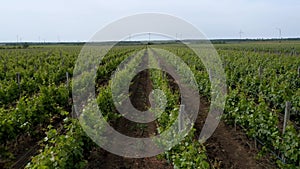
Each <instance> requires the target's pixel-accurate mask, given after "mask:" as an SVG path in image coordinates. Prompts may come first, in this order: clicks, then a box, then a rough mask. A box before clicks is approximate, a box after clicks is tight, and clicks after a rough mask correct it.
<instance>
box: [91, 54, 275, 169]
mask: <svg viewBox="0 0 300 169" xmlns="http://www.w3.org/2000/svg"><path fill="white" fill-rule="evenodd" d="M154 53H155V52H154ZM145 56H147V54H145ZM158 58H160V57H158ZM143 59H144V61H145V60H147V59H148V58H147V57H144V58H143ZM146 62H148V61H146ZM159 62H160V63H161V65H163V66H164V67H165V68H166V70H168V71H167V72H171V71H173V74H174V73H175V74H176V71H175V69H174V68H172V67H171V66H170V65H168V64H166V63H165V62H164V60H163V59H159ZM167 77H168V81H169V84H170V87H171V88H172V89H173V90H178V89H179V88H178V84H177V83H178V82H177V81H175V80H174V77H173V78H172V77H171V76H170V75H168V74H167ZM175 79H176V78H175ZM177 79H178V77H177ZM151 90H152V86H151V81H150V78H149V72H148V71H142V72H141V73H139V74H138V75H137V76H136V77H135V78H134V79H133V84H132V85H131V87H130V91H131V92H132V95H131V97H130V99H131V102H132V104H133V105H134V107H136V108H137V109H139V110H142V111H144V110H147V107H149V106H150V105H149V100H148V96H149V93H150V92H151ZM186 92H188V91H186ZM190 104H192V102H191V103H190ZM209 106H210V105H209V102H208V101H207V99H205V98H201V99H200V105H199V113H198V117H197V120H196V122H195V128H196V129H197V132H196V136H197V137H198V136H199V135H200V131H201V129H202V127H203V125H204V122H205V120H206V117H207V114H208V111H209ZM135 125H136V123H134V122H131V121H129V120H127V119H125V118H121V119H120V120H119V121H117V122H116V123H115V124H114V125H113V127H114V128H115V129H116V130H117V131H118V132H120V133H122V134H125V135H128V136H132V137H148V136H150V135H155V134H157V131H156V125H155V122H152V123H148V124H147V125H146V126H147V127H146V128H145V129H144V130H141V129H139V128H138V127H135ZM197 139H198V138H195V141H197ZM205 147H206V149H207V156H208V158H209V159H208V160H209V162H210V164H211V166H212V168H226V169H227V168H228V169H241V168H245V169H252V168H253V169H264V168H268V169H269V168H276V167H275V165H273V164H271V163H270V162H269V159H268V158H267V157H265V158H262V159H257V158H256V156H257V153H258V150H256V149H255V146H254V141H253V140H250V139H248V138H247V136H246V135H245V134H244V132H243V131H242V130H240V129H234V128H233V127H231V126H228V125H226V124H225V123H224V122H223V121H221V122H220V124H219V126H218V127H217V129H216V131H215V132H214V133H213V135H212V136H211V137H210V138H209V139H208V140H207V141H206V142H205ZM88 161H89V163H88V166H87V168H105V169H138V168H142V169H143V168H146V169H152V168H155V169H162V168H166V169H168V168H173V166H171V165H170V164H169V163H168V162H167V161H166V160H165V159H157V158H156V157H150V158H140V159H134V158H124V157H120V156H117V155H114V154H112V153H109V152H107V151H105V150H103V149H101V148H100V147H95V148H94V149H93V150H92V152H91V155H90V157H89V158H88Z"/></svg>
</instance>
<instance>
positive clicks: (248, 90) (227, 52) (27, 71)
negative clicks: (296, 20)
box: [0, 40, 300, 169]
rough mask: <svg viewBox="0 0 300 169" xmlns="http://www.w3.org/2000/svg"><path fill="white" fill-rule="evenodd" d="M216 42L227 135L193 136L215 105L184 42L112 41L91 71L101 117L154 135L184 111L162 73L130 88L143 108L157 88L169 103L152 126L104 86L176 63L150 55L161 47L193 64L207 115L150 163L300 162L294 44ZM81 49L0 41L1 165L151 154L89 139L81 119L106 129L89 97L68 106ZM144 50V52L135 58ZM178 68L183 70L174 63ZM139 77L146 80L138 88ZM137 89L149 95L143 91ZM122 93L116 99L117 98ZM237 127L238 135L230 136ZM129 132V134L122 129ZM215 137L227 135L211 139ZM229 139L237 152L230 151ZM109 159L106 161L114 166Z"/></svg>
mask: <svg viewBox="0 0 300 169" xmlns="http://www.w3.org/2000/svg"><path fill="white" fill-rule="evenodd" d="M214 46H215V48H216V51H217V52H218V54H219V57H220V59H221V61H222V64H223V68H224V70H225V73H226V84H227V92H228V95H227V98H226V104H225V110H224V114H223V115H222V118H221V123H222V126H223V130H224V132H220V136H213V137H212V139H210V140H208V141H207V142H206V143H203V144H202V143H200V142H199V141H198V136H199V131H200V130H201V128H202V127H203V121H204V120H205V118H206V114H207V111H208V109H209V106H208V105H209V103H210V101H211V95H212V94H211V84H210V77H209V76H210V73H208V71H207V70H206V68H205V67H204V66H203V63H202V62H201V60H200V59H199V58H198V57H197V56H196V55H195V53H194V52H193V51H191V49H189V48H188V47H187V46H185V45H183V44H171V43H170V44H153V45H147V44H140V45H138V44H134V45H130V44H128V45H117V46H115V47H113V48H112V49H111V50H110V51H108V53H107V54H106V55H105V57H104V58H103V59H102V61H101V63H99V64H98V65H99V67H98V69H97V74H96V77H95V85H96V86H95V93H96V100H97V104H98V107H99V109H100V110H101V111H102V114H103V117H104V118H105V119H106V121H107V122H108V123H109V124H110V125H112V126H114V127H115V128H116V129H117V130H118V131H120V132H122V131H123V129H124V128H127V129H128V130H129V131H130V132H131V134H132V133H133V135H132V137H133V136H138V137H148V136H152V135H156V134H160V133H162V132H163V131H165V130H167V129H168V128H169V127H170V126H171V125H172V124H173V122H174V121H175V119H176V118H177V116H178V110H179V109H180V92H179V91H178V90H179V88H178V86H177V85H176V83H177V82H176V81H175V80H174V79H172V78H171V77H170V76H169V75H168V74H167V73H166V72H163V71H160V70H156V69H148V70H146V71H144V72H141V73H139V74H138V75H137V76H136V77H135V78H134V79H133V80H132V83H131V87H130V90H129V93H130V94H129V95H130V97H131V99H130V100H131V101H132V102H133V104H134V106H135V107H137V108H139V109H145V110H147V109H148V108H149V107H150V103H149V101H148V95H149V90H151V89H153V88H159V89H161V90H162V91H163V92H164V94H165V96H164V97H166V100H167V102H166V108H165V110H164V112H163V113H162V114H161V116H159V118H157V120H156V121H155V123H153V124H152V123H149V124H139V123H128V122H127V121H126V120H124V118H123V117H122V116H121V115H120V114H119V113H118V111H117V110H116V108H115V105H114V103H113V99H112V91H111V88H110V85H114V83H113V82H112V81H111V76H112V75H113V74H114V73H115V72H116V75H115V78H116V81H119V82H118V83H117V84H121V83H122V81H125V80H128V79H126V78H127V76H126V77H125V76H124V75H130V73H131V72H132V71H133V70H132V69H136V67H135V66H134V65H139V64H140V63H141V61H142V60H146V61H147V62H148V63H151V64H152V65H156V66H160V64H162V65H164V66H166V67H172V65H174V64H173V63H171V62H170V63H164V64H163V60H164V58H168V56H162V55H159V54H156V53H155V51H153V50H152V49H151V48H159V49H164V50H165V51H169V52H171V53H173V54H174V55H176V56H178V57H180V58H181V60H182V61H184V62H185V63H186V64H187V65H188V66H189V68H190V70H191V72H192V73H193V74H194V76H195V79H196V82H197V84H198V86H197V88H198V90H199V95H200V96H201V102H203V103H204V104H203V105H202V104H201V106H202V107H201V108H200V111H202V112H200V114H201V113H202V116H203V117H200V115H199V118H197V121H196V123H195V124H194V125H193V126H192V130H191V131H190V132H189V133H188V135H187V136H186V137H185V138H184V139H183V141H181V142H180V144H178V145H176V146H174V147H173V148H172V149H170V150H168V151H166V152H165V153H163V154H160V155H158V156H156V157H151V158H149V160H152V161H154V162H153V163H155V162H157V161H160V162H161V163H162V164H161V163H159V165H158V166H157V167H158V168H159V167H161V168H228V167H230V165H231V164H232V163H234V162H235V161H239V160H243V159H242V158H243V157H244V156H246V157H247V158H248V157H249V158H251V160H250V161H248V162H249V166H248V167H258V168H262V166H267V167H266V168H278V167H279V168H297V167H299V166H300V151H299V150H300V132H299V128H300V42H299V41H296V40H295V41H281V42H278V41H259V42H256V41H250V42H247V41H243V42H236V41H235V42H228V43H227V42H226V43H225V44H215V45H214ZM81 49H82V44H78V45H76V44H69V45H68V44H52V45H40V44H29V46H20V47H16V46H13V45H8V46H0V70H1V71H0V168H24V167H25V168H37V169H40V168H95V166H100V168H101V166H102V168H117V167H119V168H121V167H123V168H130V167H128V166H135V164H136V166H135V167H133V168H142V166H141V165H138V164H140V163H141V161H142V160H145V159H147V158H145V159H139V160H137V161H134V160H132V161H130V160H129V159H126V158H123V157H122V158H121V157H117V156H113V155H111V154H109V153H108V152H106V151H104V150H103V149H101V148H100V147H99V146H98V145H97V144H96V143H94V142H93V140H92V139H91V138H90V137H88V136H87V134H86V133H85V132H84V130H83V128H88V127H90V126H84V124H79V122H78V119H84V120H86V121H89V123H90V124H93V128H94V129H96V130H97V132H96V133H94V134H95V135H101V132H103V130H104V129H103V126H102V124H101V123H98V122H97V121H96V120H95V119H97V114H95V113H94V112H93V109H92V108H90V107H91V105H90V103H86V108H85V110H84V111H83V114H81V115H78V114H76V113H75V111H74V109H75V108H74V105H73V99H72V97H73V95H72V85H73V76H74V75H73V70H74V67H75V63H76V60H77V57H78V55H79V53H80V51H81ZM141 50H144V51H143V52H144V53H142V54H140V55H139V54H137V55H136V53H137V52H139V51H141ZM133 55H134V56H135V57H134V59H130V60H129V61H128V63H127V65H128V66H127V67H125V68H124V69H123V70H122V71H119V72H118V71H116V69H117V67H118V65H120V63H122V61H124V60H126V59H128V58H130V57H131V56H133ZM86 62H89V61H86ZM174 62H175V61H174ZM174 70H175V72H176V73H178V74H180V75H182V76H183V77H186V76H187V75H186V74H185V73H186V72H184V71H182V69H181V68H180V66H179V67H175V68H174ZM86 76H87V77H86V78H88V76H89V72H86ZM84 78H85V77H84V76H83V78H82V79H80V81H78V82H77V83H76V85H79V87H78V86H77V89H78V91H79V90H81V89H82V90H85V88H84V86H85V85H86V84H85V83H86V82H85V80H86V79H84ZM140 81H144V82H145V83H143V84H139V82H140ZM140 90H145V91H146V93H144V94H139V93H140ZM147 91H148V92H147ZM79 92H80V91H79ZM141 93H143V92H141ZM161 97H162V96H161ZM119 99H120V100H119V102H120V104H121V103H122V102H123V98H122V97H121V98H119ZM154 99H156V100H159V99H160V97H159V96H156V97H155V98H154ZM79 109H80V108H79ZM153 111H154V112H155V110H153ZM287 113H288V116H287ZM84 114H89V116H84ZM285 121H286V124H284V122H285ZM217 130H218V129H217ZM127 132H128V131H127ZM236 133H239V134H240V136H239V137H236ZM125 134H127V135H129V133H126V131H125ZM222 134H223V135H222ZM225 134H227V135H225ZM218 137H222V138H223V139H224V140H223V141H222V140H220V139H214V138H218ZM231 137H232V138H231ZM240 137H241V138H240ZM239 138H240V139H239ZM101 141H103V142H105V141H106V142H109V141H110V140H105V139H103V140H101ZM225 143H228V145H237V146H239V147H240V149H239V150H237V149H238V148H236V149H233V150H231V149H230V148H229V147H228V146H226V145H227V144H225ZM223 150H224V151H223ZM219 151H220V152H219ZM235 151H237V152H238V153H242V155H240V158H239V157H238V156H239V155H237V156H234V152H235ZM244 160H246V159H244ZM106 161H111V162H110V163H111V166H110V167H109V166H108V162H106ZM245 163H247V162H245ZM114 165H115V166H114ZM160 165H163V166H160ZM152 167H155V166H152Z"/></svg>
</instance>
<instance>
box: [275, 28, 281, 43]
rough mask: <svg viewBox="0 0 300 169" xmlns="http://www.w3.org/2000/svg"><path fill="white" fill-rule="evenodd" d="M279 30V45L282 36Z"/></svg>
mask: <svg viewBox="0 0 300 169" xmlns="http://www.w3.org/2000/svg"><path fill="white" fill-rule="evenodd" d="M276 29H277V30H278V33H279V43H280V42H281V39H282V36H281V29H280V28H276Z"/></svg>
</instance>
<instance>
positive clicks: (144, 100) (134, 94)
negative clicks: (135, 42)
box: [86, 53, 173, 169]
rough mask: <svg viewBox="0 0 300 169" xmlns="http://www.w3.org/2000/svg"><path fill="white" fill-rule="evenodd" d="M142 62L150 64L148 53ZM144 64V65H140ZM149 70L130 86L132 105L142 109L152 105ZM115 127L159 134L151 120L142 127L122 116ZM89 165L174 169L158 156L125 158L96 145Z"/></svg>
mask: <svg viewBox="0 0 300 169" xmlns="http://www.w3.org/2000/svg"><path fill="white" fill-rule="evenodd" d="M142 59H143V62H142V64H148V55H147V53H145V55H144V56H143V58H142ZM140 66H144V65H140ZM149 76H150V74H149V71H148V70H145V71H142V72H140V73H139V74H138V75H137V76H135V78H134V79H133V80H132V82H133V83H132V84H131V86H130V88H129V92H130V93H131V95H130V100H131V103H132V105H133V106H134V107H135V108H136V109H138V110H140V111H145V110H147V109H148V108H149V107H150V103H149V99H148V96H149V94H150V92H151V91H152V84H151V80H150V77H149ZM112 126H113V128H114V129H115V130H117V131H118V132H120V133H122V134H124V135H127V136H131V137H140V138H146V137H150V136H153V135H156V134H157V130H156V123H155V122H150V123H147V124H145V125H144V127H142V128H141V127H140V126H141V124H139V125H137V123H134V122H132V121H130V120H127V119H126V118H123V117H122V118H120V119H119V120H117V122H116V123H114V124H112ZM128 144H130V143H128ZM88 161H89V162H88V166H87V167H86V168H91V169H97V168H99V169H100V168H101V169H153V168H155V169H172V168H173V166H172V165H171V164H169V163H168V162H167V161H166V160H165V159H158V158H157V157H149V158H125V157H121V156H118V155H115V154H112V153H110V152H107V151H105V150H103V149H102V148H100V147H94V149H93V150H92V151H91V154H90V157H89V158H88Z"/></svg>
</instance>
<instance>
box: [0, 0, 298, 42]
mask: <svg viewBox="0 0 300 169" xmlns="http://www.w3.org/2000/svg"><path fill="white" fill-rule="evenodd" d="M145 12H159V13H166V14H170V15H174V16H177V17H179V18H182V19H184V20H186V21H188V22H190V23H192V24H193V25H194V26H196V27H197V28H198V29H199V30H201V31H202V32H203V33H204V34H205V35H206V36H207V37H208V38H239V32H240V30H242V32H244V33H243V34H242V38H272V37H278V36H279V31H278V30H277V29H276V28H281V30H282V36H283V37H300V22H299V21H300V1H299V0H189V1H188V0H185V1H183V0H180V1H179V0H149V1H143V0H123V1H122V0H120V1H117V0H105V1H104V0H72V1H71V0H69V1H64V0H51V1H47V2H46V1H41V0H26V1H21V0H8V1H2V2H1V6H0V14H1V24H0V26H1V28H0V30H1V36H0V41H2V42H5V41H17V37H18V39H19V40H22V41H39V39H40V40H41V41H44V40H45V41H58V40H60V41H84V40H88V39H89V38H90V37H91V36H92V35H93V34H94V33H95V32H97V31H98V30H99V29H101V28H103V27H104V26H105V25H107V24H109V23H110V22H113V21H115V20H117V19H119V18H122V17H125V16H129V15H133V14H138V13H145ZM182 38H184V35H183V37H182Z"/></svg>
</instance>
